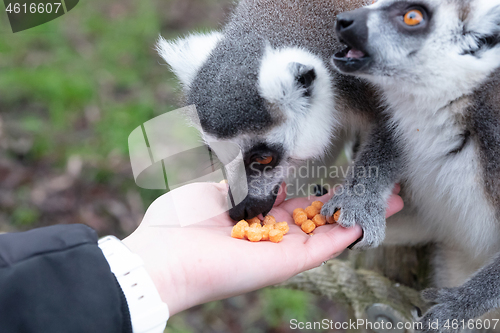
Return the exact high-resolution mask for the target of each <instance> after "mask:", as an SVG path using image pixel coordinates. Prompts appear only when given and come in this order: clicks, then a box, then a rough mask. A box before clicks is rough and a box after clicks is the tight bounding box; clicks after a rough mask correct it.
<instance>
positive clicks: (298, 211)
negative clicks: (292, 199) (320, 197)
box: [292, 208, 305, 220]
mask: <svg viewBox="0 0 500 333" xmlns="http://www.w3.org/2000/svg"><path fill="white" fill-rule="evenodd" d="M300 212H304V213H305V211H304V208H295V209H294V210H293V214H292V217H293V219H294V220H295V216H296V215H297V214H298V213H300Z"/></svg>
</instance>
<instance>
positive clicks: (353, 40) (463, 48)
mask: <svg viewBox="0 0 500 333" xmlns="http://www.w3.org/2000/svg"><path fill="white" fill-rule="evenodd" d="M336 32H337V35H338V36H339V39H340V41H342V42H343V43H345V44H347V45H348V48H347V49H345V50H344V51H341V52H339V53H338V54H336V55H335V56H334V57H333V62H334V65H335V66H336V67H337V68H338V69H339V70H340V71H341V72H344V73H348V74H353V75H358V76H361V77H364V78H367V79H368V80H369V81H372V82H374V83H378V84H381V85H382V86H384V85H385V86H389V87H392V88H394V87H398V88H399V87H401V88H402V89H404V88H408V89H413V90H416V91H418V90H419V89H420V90H422V91H424V90H425V93H426V94H429V92H431V93H432V92H434V93H435V94H436V95H437V94H441V93H442V91H443V90H447V91H450V92H451V93H453V92H455V94H458V96H460V95H462V94H463V93H464V91H467V90H471V89H472V88H473V87H474V86H476V85H477V84H478V83H480V82H482V81H483V80H484V79H485V78H486V77H487V76H488V75H489V74H491V72H492V71H493V70H494V69H496V68H497V67H499V66H500V0H416V1H413V0H406V1H403V0H379V1H378V2H375V3H374V4H372V5H371V6H368V7H365V8H361V9H358V10H355V11H351V12H348V13H343V14H341V15H339V16H338V22H337V27H336Z"/></svg>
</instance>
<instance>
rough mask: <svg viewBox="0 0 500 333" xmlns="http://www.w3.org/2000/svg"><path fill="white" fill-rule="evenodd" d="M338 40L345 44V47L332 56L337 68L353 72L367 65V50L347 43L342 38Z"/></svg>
mask: <svg viewBox="0 0 500 333" xmlns="http://www.w3.org/2000/svg"><path fill="white" fill-rule="evenodd" d="M340 42H341V43H343V44H346V45H347V48H345V49H344V50H342V51H340V52H338V53H336V54H335V55H334V56H333V63H334V64H335V66H336V67H337V68H338V69H339V70H341V71H342V72H345V73H353V72H357V71H359V70H361V69H362V68H363V67H365V66H366V65H368V63H369V62H370V60H371V58H370V56H369V55H368V53H367V52H365V51H364V50H360V49H358V48H356V47H353V46H351V45H349V44H348V43H346V41H344V40H342V39H341V40H340Z"/></svg>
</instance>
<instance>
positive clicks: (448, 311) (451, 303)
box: [419, 288, 471, 333]
mask: <svg viewBox="0 0 500 333" xmlns="http://www.w3.org/2000/svg"><path fill="white" fill-rule="evenodd" d="M463 294H464V293H463V292H462V291H461V290H460V288H443V289H435V288H431V289H426V290H424V291H423V292H422V298H424V299H425V300H426V301H428V302H430V303H437V304H436V305H434V306H432V307H431V308H430V309H429V310H428V311H427V312H426V313H425V314H424V315H423V317H421V318H420V319H419V322H420V323H422V330H419V332H425V333H427V332H428V333H431V332H433V333H455V332H460V331H461V329H463V328H464V327H463V325H464V324H463V323H464V322H462V320H465V328H467V321H468V320H469V319H470V318H471V317H470V316H469V315H468V314H467V308H466V307H464V306H462V302H460V299H461V296H463Z"/></svg>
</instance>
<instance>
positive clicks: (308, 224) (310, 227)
mask: <svg viewBox="0 0 500 333" xmlns="http://www.w3.org/2000/svg"><path fill="white" fill-rule="evenodd" d="M301 229H302V231H303V232H305V233H306V234H308V233H311V232H313V231H314V229H316V224H314V222H313V221H311V220H307V221H305V222H304V223H302V226H301Z"/></svg>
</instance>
